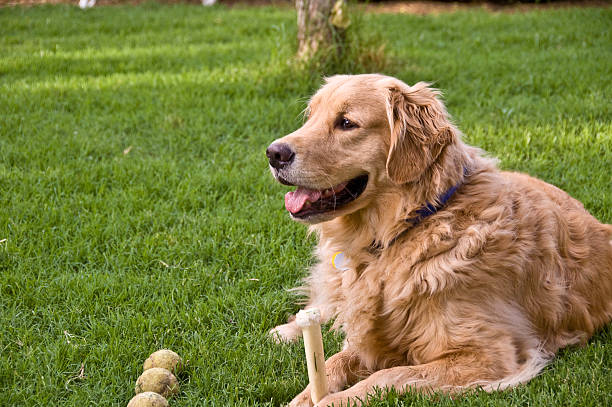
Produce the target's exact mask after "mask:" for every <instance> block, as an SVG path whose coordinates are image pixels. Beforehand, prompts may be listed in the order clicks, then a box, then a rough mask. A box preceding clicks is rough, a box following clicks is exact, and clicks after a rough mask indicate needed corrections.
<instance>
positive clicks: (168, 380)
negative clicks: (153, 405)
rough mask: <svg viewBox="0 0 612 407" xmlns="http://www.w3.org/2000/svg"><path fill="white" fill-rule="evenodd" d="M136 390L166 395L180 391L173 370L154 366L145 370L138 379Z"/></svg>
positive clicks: (137, 391)
mask: <svg viewBox="0 0 612 407" xmlns="http://www.w3.org/2000/svg"><path fill="white" fill-rule="evenodd" d="M134 391H135V392H136V394H138V393H143V392H146V391H152V392H155V393H157V394H161V395H162V396H164V397H170V396H172V395H174V394H176V393H178V391H179V385H178V381H177V380H176V377H174V375H173V374H172V372H171V371H169V370H168V369H163V368H161V367H152V368H151V369H148V370H145V371H144V372H143V373H142V374H141V375H140V377H139V378H138V380H136V387H135V388H134Z"/></svg>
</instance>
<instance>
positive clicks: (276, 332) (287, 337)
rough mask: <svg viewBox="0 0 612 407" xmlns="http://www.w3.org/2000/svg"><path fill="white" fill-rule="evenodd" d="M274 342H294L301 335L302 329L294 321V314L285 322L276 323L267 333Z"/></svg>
mask: <svg viewBox="0 0 612 407" xmlns="http://www.w3.org/2000/svg"><path fill="white" fill-rule="evenodd" d="M268 334H269V335H270V337H271V338H272V340H273V341H274V342H276V343H289V342H295V341H297V339H298V338H299V337H300V336H301V335H302V330H301V329H300V327H299V326H297V324H296V322H295V315H292V316H291V317H290V318H289V320H288V321H287V323H286V324H282V325H278V326H276V327H274V328H272V329H271V330H270V332H269V333H268Z"/></svg>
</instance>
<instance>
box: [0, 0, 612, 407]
mask: <svg viewBox="0 0 612 407" xmlns="http://www.w3.org/2000/svg"><path fill="white" fill-rule="evenodd" d="M361 25H362V28H361V29H362V30H363V32H364V33H365V34H367V35H369V36H374V37H378V38H380V39H382V40H383V41H384V42H385V43H386V52H387V55H388V56H389V58H390V59H391V60H392V61H393V63H392V64H391V65H390V68H389V69H388V70H387V71H386V72H385V73H388V74H392V75H394V76H397V77H399V78H401V79H403V80H405V81H406V82H408V83H414V82H416V81H418V80H427V81H433V82H434V83H435V85H436V86H437V87H439V88H441V89H442V90H443V91H444V93H445V95H446V100H447V105H448V109H449V111H450V112H451V114H452V115H453V117H454V118H455V121H456V123H457V124H458V126H459V127H460V128H461V129H462V130H463V132H464V133H465V139H466V140H467V141H468V142H469V143H471V144H475V145H478V146H480V147H482V148H484V149H485V150H487V151H488V152H490V153H491V154H492V155H495V156H497V157H499V159H500V166H501V167H502V168H505V169H512V170H518V171H524V172H528V173H530V174H532V175H535V176H537V177H540V178H542V179H544V180H546V181H547V182H550V183H553V184H555V185H557V186H559V187H561V188H563V189H564V190H566V191H568V192H569V193H570V194H571V195H572V196H574V197H576V198H578V199H579V200H581V201H582V202H584V204H585V206H586V207H587V208H588V209H589V210H590V211H591V213H593V214H594V215H595V216H596V217H597V218H598V219H600V220H601V221H604V222H607V223H612V112H611V106H612V103H611V102H612V100H611V96H612V95H611V92H612V64H611V61H612V39H611V34H610V32H611V30H610V27H611V26H612V9H609V8H608V9H597V8H592V9H572V10H548V11H539V12H531V13H526V14H522V13H515V14H490V13H487V12H484V11H478V10H475V11H464V12H457V13H454V14H441V15H438V16H410V15H384V14H368V15H365V16H364V17H363V19H362V21H361ZM295 30H296V29H295V15H294V13H293V12H292V10H291V9H289V8H285V9H274V8H255V9H253V8H243V9H226V8H223V7H213V8H203V7H197V6H186V5H183V6H178V5H177V6H161V5H156V4H152V3H151V4H146V5H144V6H139V7H129V6H126V7H99V8H94V9H91V10H87V11H85V12H84V11H82V10H80V9H78V8H76V7H70V6H42V7H33V8H0V327H1V329H0V405H2V406H75V407H77V406H78V407H80V406H89V405H91V406H124V405H126V404H127V401H128V400H129V399H130V398H131V397H132V395H133V386H134V383H135V381H136V378H137V377H138V376H139V374H140V373H141V369H142V362H143V361H144V359H145V358H146V357H147V356H148V355H149V354H150V353H151V352H153V351H154V350H157V349H160V348H164V347H167V348H171V349H173V350H175V351H177V352H178V353H180V354H181V355H182V356H183V357H184V358H185V359H187V360H188V361H189V364H188V367H187V369H186V371H185V372H184V374H182V375H180V377H179V379H180V383H181V391H180V394H179V395H178V396H177V397H176V398H174V399H172V400H171V401H170V404H171V405H172V406H229V405H232V406H277V405H279V404H283V403H286V402H288V401H289V400H291V398H292V396H293V395H295V394H296V393H298V392H299V391H300V390H301V389H302V388H303V386H305V384H306V383H307V380H308V379H307V376H306V367H305V361H304V356H303V348H302V346H301V344H293V345H283V346H276V345H274V344H272V343H271V342H270V341H269V340H268V339H267V337H266V332H267V331H268V330H269V329H270V328H272V327H273V326H275V325H276V324H279V323H281V322H284V320H285V319H286V318H287V316H288V315H290V314H291V313H294V312H296V311H297V310H298V306H297V305H296V304H295V298H294V297H293V296H292V294H291V293H289V292H287V289H289V288H291V287H294V286H296V285H297V284H299V281H300V279H301V277H303V276H304V275H305V273H306V269H307V267H308V265H309V264H311V263H312V261H313V260H312V258H311V254H310V253H311V249H312V247H313V245H314V240H313V238H312V237H308V236H307V235H306V231H305V229H304V228H303V227H302V226H300V225H298V224H296V223H293V222H291V221H290V220H289V218H288V216H287V214H286V213H285V210H284V208H283V195H284V193H285V192H286V188H285V187H282V186H280V185H278V184H277V183H275V182H273V180H272V178H271V176H270V174H269V171H268V169H267V162H266V157H265V154H264V150H265V148H266V146H267V145H268V144H269V143H270V142H271V141H272V140H274V139H275V138H277V137H279V136H282V135H284V134H286V133H288V132H290V131H292V130H293V129H295V128H297V127H298V126H299V125H300V123H301V116H300V112H301V111H302V109H303V108H304V106H305V100H307V97H308V96H309V95H310V94H311V93H312V92H313V90H314V89H316V88H317V87H318V86H319V85H320V83H321V81H320V75H317V74H310V73H308V72H304V71H301V70H300V69H299V68H295V67H294V66H292V65H291V64H288V63H287V61H288V60H289V59H290V57H291V55H292V53H293V50H294V46H295V45H294V39H295ZM353 73H357V72H353ZM324 340H325V346H326V352H327V353H328V355H331V354H332V353H334V352H336V351H337V350H339V348H340V346H341V337H340V336H339V335H336V334H333V333H329V332H327V331H326V332H325V334H324ZM81 367H83V369H82V371H81ZM81 373H82V374H81ZM371 405H372V406H395V405H404V406H411V405H419V406H420V405H432V406H434V405H435V406H438V405H443V406H444V405H448V406H450V405H452V406H472V405H480V406H507V405H516V406H518V405H521V406H522V405H566V406H568V405H576V406H604V405H612V326H608V327H607V328H606V329H604V330H603V331H602V332H600V333H598V334H597V335H596V336H595V337H594V338H593V339H591V340H590V341H589V343H588V345H587V346H586V347H584V348H580V349H567V350H565V351H563V352H561V354H560V355H559V356H558V357H557V358H556V359H555V361H554V362H553V363H552V364H551V365H550V366H549V367H548V368H546V369H545V370H544V372H543V373H542V374H541V375H540V376H539V377H537V378H536V379H534V380H533V381H531V382H530V383H529V384H527V385H525V386H521V387H519V388H517V389H514V390H511V391H506V392H503V393H494V394H483V393H478V394H473V395H470V396H467V397H465V398H461V399H458V400H451V399H449V398H445V397H434V398H430V397H422V396H414V395H406V396H402V397H398V396H396V395H394V394H391V395H389V396H388V397H387V398H386V399H385V400H384V401H374V402H372V403H371Z"/></svg>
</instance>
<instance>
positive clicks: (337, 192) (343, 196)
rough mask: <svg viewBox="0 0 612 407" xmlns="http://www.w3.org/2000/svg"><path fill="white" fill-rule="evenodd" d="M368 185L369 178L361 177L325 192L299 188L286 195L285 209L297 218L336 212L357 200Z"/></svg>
mask: <svg viewBox="0 0 612 407" xmlns="http://www.w3.org/2000/svg"><path fill="white" fill-rule="evenodd" d="M367 184H368V176H367V175H360V176H358V177H356V178H353V179H352V180H350V181H346V182H343V183H341V184H338V185H336V186H335V187H331V188H327V189H324V190H317V189H309V188H304V187H300V186H298V188H297V189H296V190H295V191H290V192H287V194H286V195H285V207H286V208H287V210H288V211H289V212H290V213H291V215H293V217H295V218H306V217H309V216H312V215H318V214H321V213H325V212H330V211H335V210H336V209H339V208H340V207H342V206H344V205H346V204H348V203H349V202H352V201H354V200H355V199H357V197H359V195H361V193H362V192H363V191H364V190H365V188H366V186H367Z"/></svg>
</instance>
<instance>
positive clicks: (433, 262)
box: [266, 75, 612, 406]
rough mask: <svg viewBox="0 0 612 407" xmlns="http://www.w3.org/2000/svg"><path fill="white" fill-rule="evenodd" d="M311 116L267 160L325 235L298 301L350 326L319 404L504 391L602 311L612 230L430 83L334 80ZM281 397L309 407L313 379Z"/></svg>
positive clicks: (278, 332)
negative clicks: (475, 126)
mask: <svg viewBox="0 0 612 407" xmlns="http://www.w3.org/2000/svg"><path fill="white" fill-rule="evenodd" d="M306 113H307V120H306V122H305V124H304V125H303V126H302V127H301V128H300V129H298V130H296V131H295V132H293V133H291V134H289V135H288V136H285V137H283V138H280V139H278V140H276V141H274V142H273V143H272V144H271V145H270V146H269V147H268V149H267V151H266V154H267V156H268V159H269V162H270V167H271V170H272V173H273V175H274V177H275V178H276V179H277V180H278V181H280V182H281V183H283V184H286V185H293V186H297V189H296V190H295V191H291V192H288V193H287V195H286V196H285V206H286V208H287V210H288V211H289V212H290V214H291V217H292V218H293V219H295V220H298V221H301V222H303V223H306V224H310V225H311V229H312V230H313V231H314V232H316V234H317V236H318V239H319V243H318V245H317V248H316V256H317V258H318V263H317V264H316V265H315V266H314V267H313V268H312V270H311V271H310V275H309V277H308V278H307V279H306V284H305V287H304V290H305V294H306V295H307V296H308V302H307V306H306V307H307V308H308V307H318V308H319V309H320V311H321V314H322V317H323V319H324V320H334V327H335V328H339V329H341V330H342V331H343V332H344V333H345V335H346V340H345V345H344V349H343V350H342V351H341V352H339V353H337V354H336V355H333V356H332V357H330V358H329V359H328V360H327V362H326V370H327V375H328V379H329V386H330V394H329V395H328V396H327V397H325V398H324V399H323V400H321V401H320V402H319V403H318V405H319V406H328V405H331V404H332V403H333V404H334V405H335V406H339V405H341V404H342V405H345V406H346V405H349V403H351V404H350V405H353V403H356V404H358V405H360V404H361V403H362V402H365V400H366V399H367V396H368V395H372V394H373V393H374V391H375V389H376V388H380V389H384V388H391V387H392V388H394V389H395V390H397V391H399V392H402V391H431V390H434V391H446V392H458V391H462V390H463V389H469V388H475V387H480V388H484V389H487V390H496V389H505V388H508V387H511V386H515V385H517V384H519V383H524V382H526V381H528V380H530V379H531V378H532V377H534V376H535V375H536V374H537V373H538V372H539V371H540V370H541V369H542V368H543V367H544V366H545V365H546V363H547V362H548V361H549V360H550V359H551V358H552V357H553V355H554V354H555V352H557V350H559V349H560V348H563V347H564V346H567V345H571V344H583V343H585V341H586V340H587V339H588V338H589V337H590V336H591V335H592V334H593V333H594V332H595V331H596V330H597V329H599V328H600V327H602V326H603V325H605V324H606V323H608V322H609V321H610V320H611V318H612V241H611V238H612V225H606V224H602V223H600V222H598V221H597V220H596V219H595V218H593V217H592V216H591V215H590V214H589V213H588V212H587V211H586V210H585V209H584V207H583V205H582V204H581V203H579V202H578V201H576V200H574V199H573V198H571V197H570V196H568V195H567V194H566V193H565V192H563V191H561V190H560V189H558V188H556V187H554V186H552V185H549V184H547V183H545V182H543V181H540V180H537V179H534V178H531V177H530V176H528V175H524V174H519V173H513V172H504V171H500V170H499V169H498V168H496V165H495V161H493V160H492V159H489V158H486V157H485V156H484V155H483V154H482V151H480V150H479V149H477V148H474V147H470V146H468V145H466V144H464V143H463V142H462V140H461V133H460V132H459V130H457V128H456V127H455V126H454V125H453V123H452V122H451V120H450V118H449V115H448V114H447V112H446V109H445V107H444V105H443V104H442V102H441V100H440V97H439V92H438V91H437V90H435V89H432V88H430V87H429V86H428V84H426V83H422V82H421V83H417V84H416V85H414V86H408V85H406V84H405V83H403V82H402V81H400V80H398V79H395V78H391V77H387V76H382V75H356V76H334V77H331V78H329V79H327V80H326V84H325V85H324V86H323V87H322V88H321V89H320V90H319V91H318V92H317V93H316V94H315V95H314V96H313V97H312V99H311V100H310V103H309V106H308V108H307V111H306ZM339 252H340V254H339ZM342 259H343V260H342ZM339 260H340V261H339ZM271 332H272V334H273V335H274V336H275V337H276V339H277V340H281V341H292V340H295V339H296V338H297V337H298V336H299V334H300V331H299V329H298V328H297V326H296V324H295V322H294V321H290V322H289V323H287V324H285V325H281V326H278V327H276V328H274V329H273V330H272V331H271ZM290 405H291V406H310V405H312V402H311V401H310V392H309V388H308V387H306V389H305V390H304V391H303V392H302V393H300V394H299V395H298V396H297V397H296V398H295V399H294V400H293V401H292V402H291V404H290Z"/></svg>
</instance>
